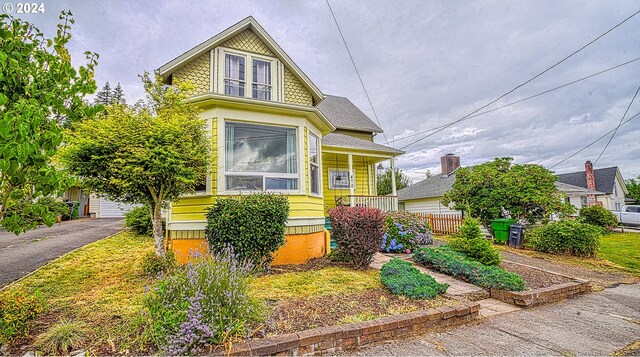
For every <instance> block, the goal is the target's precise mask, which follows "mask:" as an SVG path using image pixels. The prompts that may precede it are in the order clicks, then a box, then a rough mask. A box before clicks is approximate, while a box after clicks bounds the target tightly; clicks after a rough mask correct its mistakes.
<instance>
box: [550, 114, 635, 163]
mask: <svg viewBox="0 0 640 357" xmlns="http://www.w3.org/2000/svg"><path fill="white" fill-rule="evenodd" d="M637 116H640V112H639V113H636V114H635V115H634V116H632V117H630V118H629V119H627V120H626V121H624V122H623V123H622V124H620V126H618V128H619V127H621V126H623V125H625V124H627V123H628V122H630V121H631V120H632V119H633V118H635V117H637ZM615 130H616V129H611V130H609V131H608V132H607V133H605V134H604V135H602V136H601V137H599V138H597V139H596V140H594V141H593V142H591V144H589V145H587V146H585V147H583V148H582V149H580V150H578V151H576V152H574V153H573V154H571V155H569V156H567V157H566V158H564V159H562V160H561V161H559V162H558V163H557V164H555V165H553V166H551V167H550V168H549V169H553V168H554V167H556V166H558V165H560V164H561V163H563V162H565V161H567V160H569V159H570V158H572V157H574V156H576V155H578V154H579V153H581V152H583V151H584V150H586V149H588V148H589V147H591V146H592V145H593V144H595V143H597V142H598V141H600V140H602V139H604V138H605V137H606V136H607V135H609V134H611V133H613V132H614V131H615Z"/></svg>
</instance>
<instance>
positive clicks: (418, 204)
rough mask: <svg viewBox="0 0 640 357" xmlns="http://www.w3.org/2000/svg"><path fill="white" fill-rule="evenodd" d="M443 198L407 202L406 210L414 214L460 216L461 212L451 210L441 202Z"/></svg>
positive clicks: (405, 203)
mask: <svg viewBox="0 0 640 357" xmlns="http://www.w3.org/2000/svg"><path fill="white" fill-rule="evenodd" d="M441 198H442V197H430V198H421V199H417V200H406V201H402V202H403V203H404V209H405V211H407V212H414V213H433V214H460V211H456V210H452V209H449V207H447V206H445V205H443V204H442V203H441V202H440V199H441Z"/></svg>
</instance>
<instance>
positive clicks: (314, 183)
mask: <svg viewBox="0 0 640 357" xmlns="http://www.w3.org/2000/svg"><path fill="white" fill-rule="evenodd" d="M319 154H320V140H318V137H317V136H315V135H313V134H311V133H309V191H310V192H311V193H313V194H316V195H317V194H320V167H319V163H320V161H319V159H318V155H319Z"/></svg>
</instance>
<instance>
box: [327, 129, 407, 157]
mask: <svg viewBox="0 0 640 357" xmlns="http://www.w3.org/2000/svg"><path fill="white" fill-rule="evenodd" d="M325 146H331V147H337V148H346V149H359V150H366V151H375V152H381V153H385V154H391V155H394V156H395V155H400V154H404V151H402V150H398V149H394V148H390V147H388V146H384V145H380V144H377V143H374V142H372V141H367V140H362V139H358V138H354V137H353V136H349V135H346V134H341V133H329V134H327V135H325V136H324V137H323V138H322V147H325Z"/></svg>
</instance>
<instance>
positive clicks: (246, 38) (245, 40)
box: [159, 17, 402, 264]
mask: <svg viewBox="0 0 640 357" xmlns="http://www.w3.org/2000/svg"><path fill="white" fill-rule="evenodd" d="M159 72H160V74H161V75H162V77H163V79H164V81H165V83H166V84H167V85H172V84H174V83H178V82H181V81H190V82H191V83H192V84H193V85H194V89H193V92H192V93H191V97H190V99H189V101H191V102H193V103H194V104H196V105H198V106H199V107H200V108H201V109H202V114H201V115H202V117H203V118H204V119H205V120H206V122H207V123H208V130H210V135H211V148H212V153H213V162H212V163H211V174H210V175H209V176H208V177H207V180H206V183H205V182H203V183H202V185H200V186H199V187H198V188H197V190H196V192H195V193H194V194H193V195H190V196H184V197H182V198H181V199H180V200H178V201H177V202H173V203H172V204H171V206H170V208H169V210H168V212H167V239H168V244H169V246H170V247H171V249H172V250H173V251H174V252H175V253H176V256H177V258H178V260H179V261H181V262H184V261H186V260H187V259H188V257H189V254H190V252H192V251H196V250H202V249H203V248H204V247H206V241H205V236H204V231H205V227H206V219H205V214H206V210H207V209H208V208H209V207H211V206H212V205H213V204H214V203H215V200H216V198H217V197H225V196H233V195H243V194H250V193H252V192H257V191H267V192H274V193H278V194H282V195H286V196H287V198H288V200H289V203H290V213H289V219H288V222H287V228H286V238H287V241H286V244H285V245H284V246H283V247H282V248H280V250H278V252H276V254H275V259H274V262H273V263H274V264H295V263H304V262H306V261H308V260H309V259H311V258H314V257H321V256H323V255H324V254H325V253H326V252H327V250H328V240H327V239H326V236H325V217H326V215H327V210H328V209H331V208H333V207H335V206H336V205H351V206H368V207H377V208H380V209H383V210H386V211H390V210H397V205H398V202H397V197H396V196H395V188H394V192H393V193H392V195H391V196H381V197H378V196H377V195H376V171H375V170H376V164H378V163H379V162H382V161H386V160H389V161H390V163H391V166H393V165H394V160H393V158H394V157H395V156H397V155H400V154H402V151H399V150H396V149H393V148H390V147H387V146H384V145H380V144H376V143H374V141H373V138H374V136H375V135H376V134H377V133H381V132H382V129H381V128H380V127H379V126H377V125H376V124H375V123H373V122H372V121H371V119H370V118H368V117H367V116H366V115H365V114H364V113H363V112H362V111H361V110H360V109H358V108H357V107H356V106H355V105H354V104H353V103H351V102H350V101H349V100H348V99H347V98H343V97H336V96H330V95H325V94H323V93H322V92H321V91H320V89H319V88H318V87H317V86H316V85H315V84H313V82H312V81H311V80H310V79H309V78H308V77H307V76H306V75H305V74H304V72H302V70H301V69H300V68H299V67H298V66H297V65H296V64H295V63H294V62H293V61H292V60H291V58H290V57H289V56H288V55H287V54H286V53H285V52H284V51H283V50H282V48H280V46H278V44H277V43H275V41H274V40H273V39H272V38H271V36H269V34H267V32H266V31H265V30H264V29H263V28H262V26H260V25H259V24H258V23H257V22H256V20H255V19H253V18H252V17H248V18H246V19H244V20H242V21H240V22H239V23H237V24H235V25H233V26H231V27H230V28H228V29H226V30H225V31H223V32H221V33H220V34H218V35H216V36H214V37H212V38H210V39H209V40H207V41H205V42H203V43H201V44H199V45H197V46H196V47H194V48H192V49H191V50H189V51H187V52H185V53H184V54H182V55H180V56H179V57H177V58H175V59H174V60H172V61H170V62H168V63H167V64H165V65H163V66H162V67H160V68H159Z"/></svg>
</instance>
